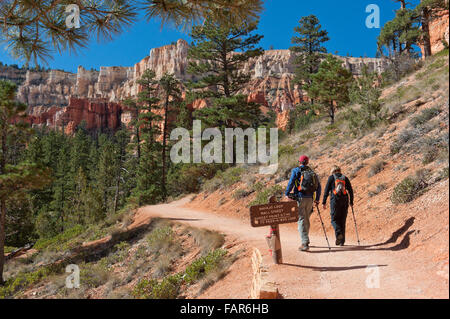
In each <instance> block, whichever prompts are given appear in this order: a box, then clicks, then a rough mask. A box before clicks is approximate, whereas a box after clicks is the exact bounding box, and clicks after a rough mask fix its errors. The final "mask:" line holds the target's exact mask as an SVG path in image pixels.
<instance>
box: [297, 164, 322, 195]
mask: <svg viewBox="0 0 450 319" xmlns="http://www.w3.org/2000/svg"><path fill="white" fill-rule="evenodd" d="M297 185H298V186H297V189H298V191H299V192H300V193H302V194H305V195H309V196H311V195H313V194H314V192H315V191H316V190H317V187H318V186H319V182H318V178H317V175H316V173H314V171H313V170H312V169H311V168H309V167H305V168H303V169H301V176H300V180H299V181H298V183H297Z"/></svg>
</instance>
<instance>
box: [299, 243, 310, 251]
mask: <svg viewBox="0 0 450 319" xmlns="http://www.w3.org/2000/svg"><path fill="white" fill-rule="evenodd" d="M299 250H300V251H308V250H309V245H308V244H303V245H301V246H300V248H299Z"/></svg>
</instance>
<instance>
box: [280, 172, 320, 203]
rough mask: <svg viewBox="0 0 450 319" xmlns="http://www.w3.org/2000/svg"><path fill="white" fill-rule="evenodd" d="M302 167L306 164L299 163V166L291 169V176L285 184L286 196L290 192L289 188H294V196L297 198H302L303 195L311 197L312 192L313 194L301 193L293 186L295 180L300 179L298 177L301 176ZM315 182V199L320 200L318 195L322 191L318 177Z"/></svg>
mask: <svg viewBox="0 0 450 319" xmlns="http://www.w3.org/2000/svg"><path fill="white" fill-rule="evenodd" d="M304 168H306V166H305V165H301V166H299V167H296V168H294V169H293V170H292V171H291V178H290V179H289V183H288V185H287V188H286V192H285V195H286V196H288V194H289V193H290V192H291V190H292V189H294V196H296V197H298V198H303V197H304V198H313V196H314V194H313V195H306V194H303V193H302V192H299V190H298V189H297V187H295V181H299V180H300V177H301V174H302V169H304ZM317 183H318V185H317V189H316V191H315V194H316V198H315V200H316V201H319V200H320V195H321V193H322V186H320V180H319V178H317Z"/></svg>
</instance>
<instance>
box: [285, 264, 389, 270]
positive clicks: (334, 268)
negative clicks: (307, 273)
mask: <svg viewBox="0 0 450 319" xmlns="http://www.w3.org/2000/svg"><path fill="white" fill-rule="evenodd" d="M282 265H284V266H290V267H297V268H304V269H311V270H314V271H347V270H355V269H366V268H367V267H370V266H372V265H359V266H348V267H325V266H324V267H315V266H303V265H295V264H289V263H282ZM377 266H378V267H386V266H387V265H377Z"/></svg>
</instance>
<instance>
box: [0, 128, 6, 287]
mask: <svg viewBox="0 0 450 319" xmlns="http://www.w3.org/2000/svg"><path fill="white" fill-rule="evenodd" d="M1 147H2V154H1V155H0V156H1V157H0V175H3V174H4V173H5V166H6V158H5V154H6V132H5V131H2V136H1ZM5 239H6V202H5V199H4V198H1V199H0V285H3V284H4V282H5V281H4V280H3V265H4V264H5Z"/></svg>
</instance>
